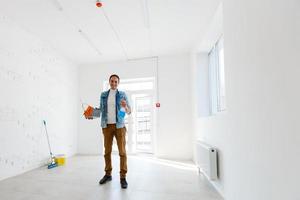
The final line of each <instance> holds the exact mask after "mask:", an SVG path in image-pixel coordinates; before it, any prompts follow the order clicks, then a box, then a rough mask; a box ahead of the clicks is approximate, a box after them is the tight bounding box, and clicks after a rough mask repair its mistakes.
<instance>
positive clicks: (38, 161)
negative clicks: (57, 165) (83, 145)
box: [0, 16, 78, 180]
mask: <svg viewBox="0 0 300 200" xmlns="http://www.w3.org/2000/svg"><path fill="white" fill-rule="evenodd" d="M0 29H1V32H0V38H1V39H0V91H1V98H0V180H1V179H4V178H7V177H10V176H14V175H17V174H20V173H22V172H25V171H28V170H30V169H33V168H35V167H38V166H41V165H43V164H45V162H47V161H48V159H49V151H48V144H47V140H46V135H45V132H44V128H43V126H42V120H43V119H45V120H47V122H48V131H49V137H50V140H51V144H52V148H53V152H54V153H55V154H57V153H64V154H66V155H67V156H71V155H73V154H74V153H76V150H77V139H76V138H77V116H76V115H77V113H78V111H77V105H78V74H77V67H76V66H74V65H72V64H71V63H69V62H67V61H66V60H64V59H63V58H62V57H60V56H59V55H57V53H56V52H55V50H53V49H52V48H51V47H50V46H49V45H47V44H45V43H44V42H43V41H41V40H39V39H38V38H37V37H36V36H34V35H32V34H31V33H29V32H27V31H26V30H25V29H23V28H20V26H18V25H17V24H15V23H14V21H11V20H10V19H8V18H7V17H6V16H0Z"/></svg>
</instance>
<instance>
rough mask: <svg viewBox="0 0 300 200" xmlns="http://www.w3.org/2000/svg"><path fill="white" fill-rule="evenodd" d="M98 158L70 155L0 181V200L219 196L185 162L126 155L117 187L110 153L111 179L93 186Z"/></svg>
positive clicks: (157, 199)
mask: <svg viewBox="0 0 300 200" xmlns="http://www.w3.org/2000/svg"><path fill="white" fill-rule="evenodd" d="M103 162H104V161H103V158H102V157H99V156H75V157H72V158H69V159H68V162H67V165H66V166H64V167H58V168H54V169H51V170H48V169H46V168H45V167H43V168H39V169H36V170H33V171H30V172H28V173H25V174H22V175H20V176H16V177H13V178H9V179H6V180H4V181H1V182H0V199H1V200H50V199H51V200H53V199H61V200H102V199H103V200H104V199H105V200H121V199H122V200H196V199H197V200H199V199H201V200H221V199H222V198H221V197H220V196H219V195H218V194H217V192H216V191H215V190H214V189H213V188H212V187H211V186H210V185H209V184H208V183H207V181H206V180H205V179H204V178H203V177H202V176H199V175H197V169H196V167H195V166H194V165H192V164H190V163H179V162H174V161H166V160H159V159H155V158H151V157H141V156H129V158H128V177H127V180H128V184H129V185H128V189H126V190H124V189H121V188H120V184H119V174H118V171H119V158H118V156H117V155H114V156H113V166H114V171H113V180H112V181H111V182H109V183H107V184H105V185H98V181H99V179H100V178H101V177H102V176H103V171H102V170H103Z"/></svg>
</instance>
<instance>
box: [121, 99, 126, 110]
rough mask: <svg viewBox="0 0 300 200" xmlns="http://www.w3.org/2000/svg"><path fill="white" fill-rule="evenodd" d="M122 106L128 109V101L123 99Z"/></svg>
mask: <svg viewBox="0 0 300 200" xmlns="http://www.w3.org/2000/svg"><path fill="white" fill-rule="evenodd" d="M121 106H122V107H123V108H126V107H127V103H126V100H125V99H122V100H121Z"/></svg>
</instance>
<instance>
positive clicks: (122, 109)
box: [118, 107, 126, 118]
mask: <svg viewBox="0 0 300 200" xmlns="http://www.w3.org/2000/svg"><path fill="white" fill-rule="evenodd" d="M125 114H126V111H125V108H124V107H121V109H120V110H119V112H118V115H119V117H120V118H124V117H125Z"/></svg>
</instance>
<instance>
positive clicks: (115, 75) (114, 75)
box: [109, 74, 120, 82]
mask: <svg viewBox="0 0 300 200" xmlns="http://www.w3.org/2000/svg"><path fill="white" fill-rule="evenodd" d="M112 77H116V78H117V79H118V82H120V77H119V76H118V75H117V74H112V75H110V77H109V81H110V79H111V78H112Z"/></svg>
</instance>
